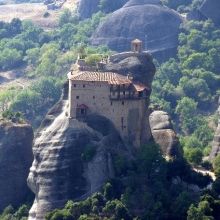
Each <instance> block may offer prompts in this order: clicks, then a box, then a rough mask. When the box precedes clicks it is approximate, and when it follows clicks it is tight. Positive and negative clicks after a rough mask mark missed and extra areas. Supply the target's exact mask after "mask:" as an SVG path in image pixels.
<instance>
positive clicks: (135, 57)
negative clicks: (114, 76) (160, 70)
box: [104, 53, 156, 88]
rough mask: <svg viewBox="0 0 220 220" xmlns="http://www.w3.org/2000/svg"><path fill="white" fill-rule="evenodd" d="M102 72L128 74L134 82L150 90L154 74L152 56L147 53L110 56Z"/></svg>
mask: <svg viewBox="0 0 220 220" xmlns="http://www.w3.org/2000/svg"><path fill="white" fill-rule="evenodd" d="M104 71H107V72H117V73H119V74H122V75H125V76H126V75H127V74H129V75H130V76H131V77H133V78H134V80H135V81H140V82H142V83H144V84H145V85H147V86H148V87H150V88H151V83H152V80H153V77H154V74H155V72H156V68H155V65H154V63H153V59H152V56H151V55H150V54H149V53H121V54H116V55H112V56H111V57H110V62H109V63H108V64H107V65H106V66H105V67H104Z"/></svg>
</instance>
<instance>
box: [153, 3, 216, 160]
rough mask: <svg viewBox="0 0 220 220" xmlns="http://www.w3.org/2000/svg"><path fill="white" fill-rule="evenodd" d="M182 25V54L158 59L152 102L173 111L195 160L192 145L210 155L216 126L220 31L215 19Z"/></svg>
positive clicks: (188, 154)
mask: <svg viewBox="0 0 220 220" xmlns="http://www.w3.org/2000/svg"><path fill="white" fill-rule="evenodd" d="M169 2H171V1H169ZM176 2H177V1H176ZM195 2H196V1H193V3H195ZM198 5H199V4H198ZM180 28H181V33H180V34H179V47H178V57H177V58H176V59H174V58H171V59H169V60H168V61H167V62H165V63H162V64H158V63H157V62H155V63H156V65H157V68H158V70H157V73H156V75H155V78H154V81H153V83H152V88H153V92H152V96H151V103H152V104H156V103H157V104H160V105H161V106H163V108H164V109H165V110H166V111H167V112H169V113H170V115H171V117H172V119H173V121H174V123H175V126H176V129H177V131H178V133H179V134H180V137H181V138H180V141H181V145H182V147H183V148H184V151H185V156H186V158H187V159H188V160H189V162H191V163H192V158H191V155H190V154H192V153H193V152H194V151H195V150H194V149H192V148H196V149H197V153H199V152H200V151H202V153H203V156H208V155H209V152H210V147H211V141H212V140H213V135H214V128H215V126H216V125H215V123H214V121H216V119H215V117H216V116H215V111H216V109H217V100H218V97H219V95H220V90H219V85H220V75H219V71H220V66H219V63H220V56H219V54H218V50H219V49H218V48H219V47H220V41H219V34H220V31H219V29H218V28H217V27H216V26H214V24H213V23H212V21H211V20H206V21H188V22H187V23H184V24H182V25H181V27H180ZM199 154H200V153H199ZM189 158H191V159H189ZM194 162H195V161H194ZM194 162H193V163H194ZM200 162H201V160H200ZM200 162H198V161H197V162H196V163H195V164H200Z"/></svg>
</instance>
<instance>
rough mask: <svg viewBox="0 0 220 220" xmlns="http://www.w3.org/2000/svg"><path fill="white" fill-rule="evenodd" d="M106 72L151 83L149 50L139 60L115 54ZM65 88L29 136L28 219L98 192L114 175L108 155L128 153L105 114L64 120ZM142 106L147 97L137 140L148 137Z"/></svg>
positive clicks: (65, 108)
mask: <svg viewBox="0 0 220 220" xmlns="http://www.w3.org/2000/svg"><path fill="white" fill-rule="evenodd" d="M145 56H146V57H145ZM129 60H132V62H131V63H130V64H129V65H130V66H129V68H130V71H128V69H126V68H128V67H127V64H128V63H129ZM123 67H124V69H123ZM111 70H114V71H115V72H119V73H122V74H125V75H127V74H128V73H130V75H131V76H134V78H135V79H137V78H138V77H139V78H140V79H142V78H143V81H144V82H146V84H147V85H149V87H151V81H152V78H153V75H154V73H155V66H154V64H153V63H152V58H151V56H150V55H149V54H146V55H143V57H142V58H140V57H139V58H135V56H134V57H133V56H131V57H130V58H129V57H126V58H125V57H123V56H119V57H117V56H115V57H114V59H113V61H112V62H110V63H109V64H108V65H107V66H106V69H105V71H111ZM68 90H69V88H68V82H67V83H65V84H64V87H63V93H62V97H61V100H60V101H59V102H58V103H57V104H56V105H55V106H54V107H53V108H52V109H51V110H50V111H49V112H48V114H47V115H46V117H45V119H44V120H43V121H42V123H41V127H40V128H39V131H38V133H37V135H36V137H35V141H34V146H33V152H34V162H33V164H32V167H31V169H30V173H29V177H28V185H29V187H30V188H31V190H32V191H33V192H34V193H35V201H34V204H33V206H32V208H31V210H30V213H29V220H33V219H36V220H42V219H43V216H44V215H45V213H46V212H48V211H51V210H52V209H54V208H62V207H63V206H64V204H65V203H66V202H67V201H68V200H70V199H71V200H82V199H85V198H87V197H88V196H90V195H92V194H93V193H94V192H96V191H99V190H100V188H102V184H103V183H105V182H106V180H107V179H108V178H109V177H114V169H113V165H112V156H113V155H115V154H117V153H118V152H121V153H123V154H125V155H127V156H128V155H129V156H133V155H132V153H133V152H134V149H133V148H134V147H133V148H132V149H129V148H128V147H127V146H125V144H124V143H125V142H126V141H127V140H126V141H125V140H122V139H121V137H120V134H119V132H118V131H117V129H116V128H115V126H114V124H113V123H112V122H111V121H110V120H109V119H108V118H106V117H103V116H101V115H95V114H93V115H88V116H87V117H86V121H85V122H80V121H78V120H74V119H70V118H69V116H68V115H67V112H68V105H69V102H68ZM148 105H149V100H148V102H146V116H145V118H144V119H143V122H142V125H141V128H139V129H141V130H140V131H139V130H138V131H137V132H140V134H141V135H140V138H141V142H142V143H143V144H144V143H145V144H146V143H147V142H150V140H151V138H152V136H151V131H150V127H149V113H148ZM132 120H135V119H133V118H132V119H131V121H132ZM91 145H95V146H96V147H97V152H96V155H95V156H94V158H92V160H91V161H90V162H88V163H85V162H84V163H83V162H82V160H81V155H82V153H83V152H84V150H85V148H86V147H87V146H91ZM132 150H133V151H132ZM131 152H132V153H131Z"/></svg>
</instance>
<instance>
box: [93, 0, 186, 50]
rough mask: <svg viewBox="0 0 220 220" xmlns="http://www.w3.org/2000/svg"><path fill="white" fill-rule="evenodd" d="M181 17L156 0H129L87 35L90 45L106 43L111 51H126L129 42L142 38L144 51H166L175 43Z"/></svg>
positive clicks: (176, 42)
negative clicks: (89, 35) (90, 34)
mask: <svg viewBox="0 0 220 220" xmlns="http://www.w3.org/2000/svg"><path fill="white" fill-rule="evenodd" d="M182 21H183V19H182V17H181V16H180V15H179V14H178V13H177V12H175V11H173V10H171V9H169V8H167V7H165V6H163V5H162V4H161V2H160V1H159V0H142V1H141V0H130V1H129V2H128V3H127V4H125V5H124V6H123V7H122V8H121V9H119V10H117V11H115V12H113V13H112V14H111V15H110V16H109V17H108V18H107V19H106V20H105V21H104V22H103V23H101V24H100V25H99V26H98V28H97V29H96V30H95V32H94V33H93V35H92V37H91V43H92V45H94V46H97V45H100V44H107V45H108V46H109V47H110V48H111V49H112V50H115V51H118V52H123V51H130V50H131V48H130V42H131V41H132V40H134V39H136V38H138V39H140V40H142V41H143V44H144V47H143V49H144V50H150V51H151V52H153V51H158V50H165V49H166V50H169V49H171V48H175V47H177V46H178V34H179V26H180V24H181V23H182Z"/></svg>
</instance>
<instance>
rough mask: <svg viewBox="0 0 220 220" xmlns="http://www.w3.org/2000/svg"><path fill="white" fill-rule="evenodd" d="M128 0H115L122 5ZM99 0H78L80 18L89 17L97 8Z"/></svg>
mask: <svg viewBox="0 0 220 220" xmlns="http://www.w3.org/2000/svg"><path fill="white" fill-rule="evenodd" d="M127 1H128V0H117V4H118V6H121V7H122V6H123V5H124V4H125V3H126V2H127ZM99 4H100V0H80V2H79V8H78V16H79V17H80V18H81V19H85V18H90V17H92V15H93V14H94V13H97V12H98V11H99V10H100V9H99V7H98V6H99Z"/></svg>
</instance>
